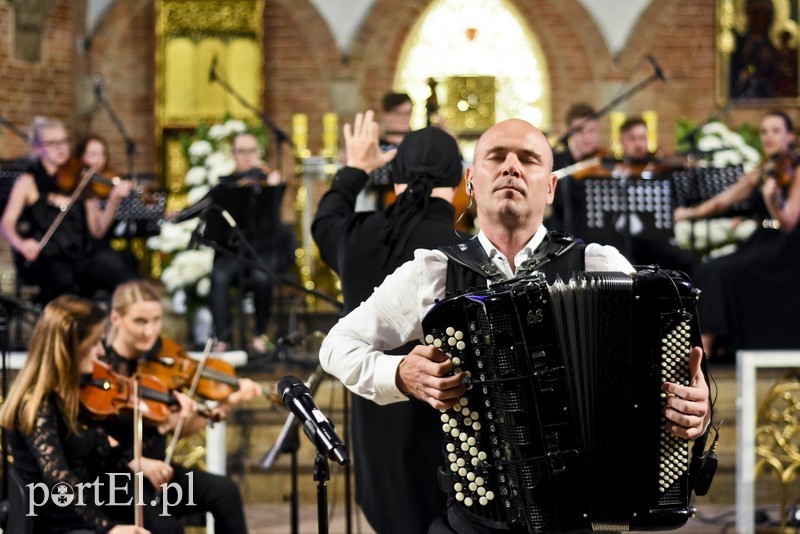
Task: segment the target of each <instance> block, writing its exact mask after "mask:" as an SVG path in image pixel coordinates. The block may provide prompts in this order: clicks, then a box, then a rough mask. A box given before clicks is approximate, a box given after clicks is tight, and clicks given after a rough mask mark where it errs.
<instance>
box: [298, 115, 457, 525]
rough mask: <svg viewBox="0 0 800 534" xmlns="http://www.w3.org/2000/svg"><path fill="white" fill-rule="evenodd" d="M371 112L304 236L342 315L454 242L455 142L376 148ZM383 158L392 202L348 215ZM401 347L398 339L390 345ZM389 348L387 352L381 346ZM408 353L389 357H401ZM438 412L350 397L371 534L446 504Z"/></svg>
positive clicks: (353, 135) (421, 138)
mask: <svg viewBox="0 0 800 534" xmlns="http://www.w3.org/2000/svg"><path fill="white" fill-rule="evenodd" d="M378 133H379V128H378V124H377V123H376V122H375V121H374V120H373V114H372V112H371V111H367V112H366V113H364V114H361V113H359V114H358V115H356V118H355V121H354V122H353V126H352V128H351V127H350V125H349V124H348V125H345V127H344V138H345V144H346V154H347V164H346V166H345V167H344V168H342V169H341V170H340V171H339V173H337V175H336V177H335V179H334V181H333V184H332V186H331V189H330V191H328V192H327V193H326V194H325V196H324V197H323V198H322V200H321V202H320V205H319V209H318V212H317V216H316V218H315V220H314V224H313V226H312V232H313V236H314V239H315V241H316V242H317V245H318V246H319V249H320V253H321V256H322V258H323V260H324V261H325V262H326V263H328V265H330V266H331V267H332V268H333V269H334V270H335V271H336V272H337V273H338V274H339V276H340V277H341V279H342V292H343V294H344V311H345V313H347V312H349V311H351V310H353V309H354V308H355V307H357V306H358V305H359V304H360V303H361V302H362V301H364V300H366V299H367V298H368V297H369V296H370V294H371V293H372V291H373V289H374V288H375V287H376V286H378V285H380V284H381V282H382V281H383V279H384V278H385V277H386V276H387V275H389V274H390V273H391V272H392V271H394V270H395V268H397V267H398V266H399V265H401V264H403V263H404V262H405V261H406V260H409V259H411V258H412V257H413V255H414V251H415V250H417V249H432V248H435V247H437V246H441V245H448V244H454V243H458V242H461V241H463V240H464V239H466V238H467V237H468V236H466V235H461V234H458V233H456V232H455V231H454V230H453V225H454V215H455V209H454V208H453V206H452V204H451V203H450V202H451V200H452V198H453V196H454V194H455V188H456V187H457V186H458V185H459V184H460V182H461V174H462V161H461V156H460V154H459V150H458V146H457V144H456V141H455V139H454V138H453V137H452V136H450V135H449V134H447V133H445V132H444V131H442V130H440V129H437V128H435V127H428V128H424V129H422V130H418V131H415V132H410V133H407V134H406V135H405V136H404V138H403V141H402V142H401V144H400V145H399V147H398V148H397V150H396V151H395V150H391V151H388V152H382V151H381V149H380V148H379V145H378ZM389 161H391V165H390V174H391V177H392V181H393V182H394V189H395V192H396V194H397V195H398V196H397V200H396V202H395V203H394V204H393V205H391V206H389V208H388V209H387V210H386V211H372V212H359V213H356V212H355V202H356V197H357V196H358V194H359V192H360V191H361V190H362V189H363V188H364V186H365V185H366V183H367V180H368V176H369V173H370V172H371V171H372V170H374V169H376V168H379V167H382V166H384V165H386V164H387V163H388V162H389ZM399 345H402V343H398V346H399ZM389 348H393V349H394V348H396V347H389ZM408 350H409V347H405V348H400V349H398V350H394V351H390V352H391V353H392V354H399V355H395V356H390V357H391V358H395V359H396V360H398V361H399V360H400V359H401V358H402V355H404V354H407V353H408ZM439 426H440V423H439V414H438V413H437V412H436V411H434V410H431V409H430V407H428V406H427V405H426V404H425V403H423V402H420V401H418V400H412V401H411V402H406V403H399V404H393V405H390V406H379V405H377V404H375V403H373V402H370V401H368V400H366V399H363V398H361V397H358V396H354V397H353V439H352V445H353V449H354V468H355V473H356V499H357V501H358V503H359V504H360V505H361V507H362V509H363V510H364V513H365V515H366V517H367V520H368V521H369V522H370V525H371V526H372V527H373V528H374V529H375V530H376V531H378V532H382V533H385V532H398V533H401V532H402V533H405V532H425V531H426V530H427V527H428V525H429V524H430V522H431V521H432V520H433V519H434V518H435V517H436V516H437V515H441V514H442V513H443V512H444V510H445V507H446V502H445V495H444V493H442V492H441V490H439V487H438V482H437V477H436V466H437V465H438V464H439V461H440V455H441V449H440V444H439V441H438V439H437V438H438V435H439V433H440V430H439Z"/></svg>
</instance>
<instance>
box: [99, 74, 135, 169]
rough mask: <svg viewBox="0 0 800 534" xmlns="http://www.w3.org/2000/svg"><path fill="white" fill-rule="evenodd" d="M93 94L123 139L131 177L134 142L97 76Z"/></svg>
mask: <svg viewBox="0 0 800 534" xmlns="http://www.w3.org/2000/svg"><path fill="white" fill-rule="evenodd" d="M94 96H95V98H96V99H97V102H98V103H99V104H100V106H101V107H102V108H103V109H104V110H105V111H106V113H107V114H108V118H110V119H111V122H112V123H114V126H115V127H116V128H117V131H118V132H119V134H120V135H121V136H122V139H123V140H124V141H125V156H126V159H127V167H128V177H129V178H133V177H134V176H133V169H134V165H133V161H134V158H135V156H136V142H135V141H134V140H133V138H131V136H130V135H129V134H128V131H127V130H126V129H125V125H124V124H122V119H120V118H119V115H117V112H116V111H114V108H113V107H111V103H110V102H109V101H108V99H107V98H106V96H105V94H104V93H103V89H102V87H101V86H100V79H99V77H98V78H96V79H95V91H94Z"/></svg>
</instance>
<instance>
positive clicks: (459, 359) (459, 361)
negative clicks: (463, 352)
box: [453, 356, 461, 367]
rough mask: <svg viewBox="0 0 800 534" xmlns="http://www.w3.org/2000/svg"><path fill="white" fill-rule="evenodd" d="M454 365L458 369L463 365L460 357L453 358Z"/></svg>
mask: <svg viewBox="0 0 800 534" xmlns="http://www.w3.org/2000/svg"><path fill="white" fill-rule="evenodd" d="M453 365H455V366H456V367H458V366H459V365H461V358H459V357H458V356H454V357H453Z"/></svg>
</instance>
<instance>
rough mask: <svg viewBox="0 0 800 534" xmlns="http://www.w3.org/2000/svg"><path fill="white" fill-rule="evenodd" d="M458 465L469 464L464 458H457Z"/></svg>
mask: <svg viewBox="0 0 800 534" xmlns="http://www.w3.org/2000/svg"><path fill="white" fill-rule="evenodd" d="M456 465H457V466H458V467H464V466H465V465H467V462H465V461H464V459H463V458H459V459H458V460H456Z"/></svg>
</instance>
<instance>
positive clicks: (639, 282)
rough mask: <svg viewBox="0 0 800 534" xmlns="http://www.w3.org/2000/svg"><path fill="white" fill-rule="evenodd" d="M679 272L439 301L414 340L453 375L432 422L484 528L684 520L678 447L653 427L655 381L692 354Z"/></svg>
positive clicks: (619, 527)
mask: <svg viewBox="0 0 800 534" xmlns="http://www.w3.org/2000/svg"><path fill="white" fill-rule="evenodd" d="M696 300H697V291H696V290H694V289H693V288H692V286H691V284H690V282H689V281H688V279H686V278H685V276H684V275H682V274H680V273H677V272H674V271H663V270H655V269H652V270H645V271H641V272H639V273H637V275H635V276H633V277H632V276H629V275H626V274H623V273H608V272H604V273H588V272H587V273H579V274H577V275H576V276H574V277H573V278H572V279H571V280H570V281H569V282H568V283H564V282H562V281H561V280H557V281H556V283H555V284H553V285H548V284H547V282H546V280H545V279H544V276H542V275H539V274H536V275H533V276H532V277H529V278H525V279H515V280H510V281H508V282H504V283H502V284H498V285H494V286H491V287H490V288H488V289H483V290H480V291H474V292H470V293H465V294H461V295H457V296H453V297H448V298H447V299H445V300H442V301H441V302H438V303H437V304H436V305H435V306H434V307H433V308H432V309H431V310H430V312H429V313H428V314H427V315H426V317H425V319H424V320H423V329H424V331H425V342H426V343H427V344H432V345H435V346H437V347H440V348H441V349H442V350H443V351H444V352H445V353H446V354H447V356H448V357H449V358H451V359H452V360H453V363H454V364H455V366H456V368H457V370H461V371H462V372H464V373H465V382H466V383H467V384H468V391H467V393H466V394H465V395H464V397H462V398H461V399H460V400H459V402H458V403H457V404H456V405H455V406H454V407H453V408H451V409H449V410H447V411H445V412H443V413H442V416H441V421H442V430H443V432H444V438H445V440H444V441H445V442H444V455H445V462H444V466H443V471H444V472H445V473H446V476H444V478H445V480H446V484H447V486H448V488H447V489H448V490H449V491H450V492H451V495H452V496H453V497H454V498H455V499H456V501H457V502H458V506H463V507H466V509H467V510H468V511H469V512H470V513H472V514H473V515H474V516H476V517H477V518H479V519H478V521H481V522H483V523H484V524H486V525H489V526H509V527H527V529H528V530H529V531H530V532H555V531H559V532H570V531H575V532H577V531H592V530H593V531H626V530H668V529H674V528H678V527H680V526H681V525H683V524H684V523H685V522H686V521H687V519H688V518H689V517H690V515H691V514H690V506H689V501H690V494H691V491H690V484H689V442H688V440H684V439H681V438H678V437H675V436H672V435H671V434H669V433H667V432H666V430H665V426H664V425H665V418H664V416H663V414H662V410H663V408H664V406H665V402H666V394H665V393H664V392H663V391H662V389H661V385H662V384H663V383H664V382H665V381H669V382H677V383H688V381H689V380H690V376H689V369H688V359H689V352H690V350H691V347H692V346H693V345H696V344H699V339H698V332H697V328H696V326H695V325H696V319H695V317H696V313H695V308H696Z"/></svg>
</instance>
